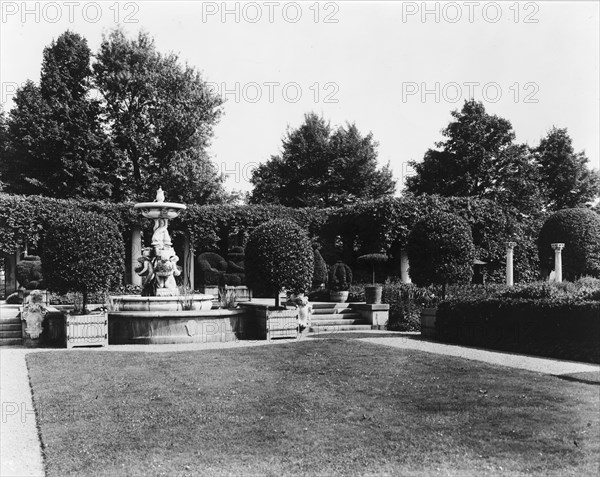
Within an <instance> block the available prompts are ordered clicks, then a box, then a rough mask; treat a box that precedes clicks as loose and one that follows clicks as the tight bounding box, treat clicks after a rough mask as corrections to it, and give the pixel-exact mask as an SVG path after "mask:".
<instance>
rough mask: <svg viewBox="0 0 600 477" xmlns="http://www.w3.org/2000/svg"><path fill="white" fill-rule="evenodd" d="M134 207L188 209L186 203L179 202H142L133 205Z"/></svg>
mask: <svg viewBox="0 0 600 477" xmlns="http://www.w3.org/2000/svg"><path fill="white" fill-rule="evenodd" d="M133 208H134V209H152V208H155V209H180V210H183V209H187V206H186V205H185V204H178V203H177V202H140V203H138V204H135V205H134V206H133Z"/></svg>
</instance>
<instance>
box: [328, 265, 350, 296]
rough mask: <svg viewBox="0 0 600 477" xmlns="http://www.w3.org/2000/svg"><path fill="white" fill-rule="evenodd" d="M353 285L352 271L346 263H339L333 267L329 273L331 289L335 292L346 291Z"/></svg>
mask: <svg viewBox="0 0 600 477" xmlns="http://www.w3.org/2000/svg"><path fill="white" fill-rule="evenodd" d="M351 283H352V269H351V268H350V267H349V266H348V265H346V264H345V263H344V262H341V261H338V262H336V263H334V264H333V265H332V266H331V270H330V271H329V289H330V290H333V291H346V290H349V289H350V284H351Z"/></svg>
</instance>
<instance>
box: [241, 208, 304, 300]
mask: <svg viewBox="0 0 600 477" xmlns="http://www.w3.org/2000/svg"><path fill="white" fill-rule="evenodd" d="M245 255H246V260H245V265H246V283H247V284H248V286H249V287H250V288H253V289H254V290H255V291H256V290H257V289H258V290H262V291H266V292H268V293H269V294H270V295H271V296H274V297H275V304H276V305H277V306H279V293H280V292H281V290H283V289H286V290H287V291H290V292H292V293H305V292H306V291H308V289H309V288H310V284H311V280H312V277H313V272H314V255H313V249H312V246H311V242H310V239H309V238H308V236H307V235H306V232H305V231H304V230H303V229H301V228H300V226H298V225H297V224H296V223H295V222H293V221H291V220H285V219H279V220H272V221H269V222H266V223H264V224H262V225H259V226H258V227H256V228H255V229H254V230H253V231H252V233H251V234H250V236H249V237H248V243H247V244H246V250H245Z"/></svg>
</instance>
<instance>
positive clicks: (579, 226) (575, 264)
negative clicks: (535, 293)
mask: <svg viewBox="0 0 600 477" xmlns="http://www.w3.org/2000/svg"><path fill="white" fill-rule="evenodd" d="M553 243H564V244H565V248H564V250H563V251H562V269H563V277H564V278H565V279H567V280H575V279H577V278H578V277H581V276H583V275H590V276H593V277H597V278H600V215H598V214H597V213H595V212H594V211H593V210H590V209H584V208H576V209H563V210H559V211H558V212H556V213H554V214H552V215H551V216H550V217H548V219H547V220H546V222H545V223H544V225H543V226H542V229H541V230H540V235H539V236H538V240H537V246H538V255H539V258H540V265H541V267H542V268H544V269H546V270H552V269H553V268H554V250H553V249H552V246H551V244H553Z"/></svg>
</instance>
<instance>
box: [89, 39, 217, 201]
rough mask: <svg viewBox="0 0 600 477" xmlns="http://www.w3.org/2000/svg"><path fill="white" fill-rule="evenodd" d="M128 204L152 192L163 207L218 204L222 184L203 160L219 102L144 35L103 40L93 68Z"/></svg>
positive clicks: (199, 79) (190, 70)
mask: <svg viewBox="0 0 600 477" xmlns="http://www.w3.org/2000/svg"><path fill="white" fill-rule="evenodd" d="M94 77H95V81H96V84H97V87H98V89H99V91H100V93H101V94H102V96H103V98H104V100H105V112H106V115H107V117H108V118H109V125H110V131H111V136H112V138H113V140H114V143H115V146H116V148H117V150H118V151H119V154H120V157H121V160H122V163H121V167H120V170H119V171H120V174H121V175H122V176H123V177H124V189H125V190H126V191H127V194H126V195H127V197H126V198H129V199H142V198H148V197H151V196H152V195H153V194H154V191H155V190H156V189H157V187H158V186H159V185H162V187H163V188H164V189H165V190H168V191H169V200H183V201H186V202H193V203H206V202H216V201H219V200H221V199H222V198H223V195H224V192H223V188H222V182H223V178H222V177H221V175H219V174H218V173H217V169H216V167H215V166H214V165H213V164H212V163H211V161H210V159H209V158H208V156H207V154H206V148H207V147H208V145H209V143H210V139H211V137H212V129H213V126H214V125H215V123H216V122H217V121H218V119H219V117H220V115H221V108H220V106H221V104H222V100H221V98H220V97H219V96H217V95H216V94H214V93H212V92H211V91H210V90H209V88H208V86H207V84H206V82H205V81H204V80H203V79H202V77H201V75H200V73H199V72H198V71H196V70H195V69H194V68H192V67H190V66H188V65H182V64H181V63H180V62H179V59H178V57H177V55H175V54H173V53H170V54H167V55H163V54H161V53H159V52H158V51H157V50H156V47H155V45H154V41H153V40H152V38H151V37H150V36H149V35H148V34H146V33H139V35H138V36H137V38H135V39H128V38H127V37H126V36H125V34H124V33H123V31H122V30H120V29H116V30H114V31H112V32H111V33H110V34H109V35H108V36H105V37H104V39H103V41H102V44H101V46H100V51H99V53H98V55H97V62H96V63H95V64H94Z"/></svg>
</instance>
